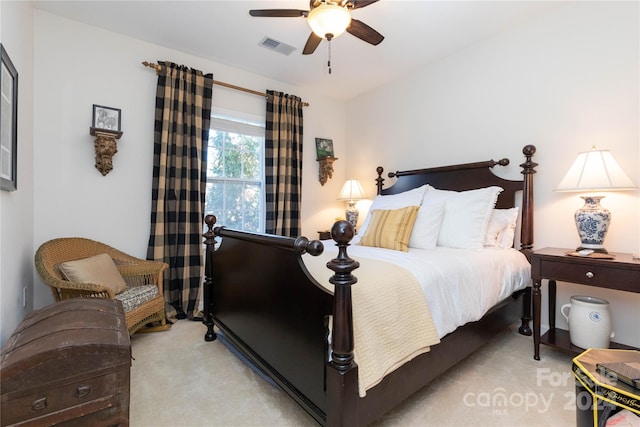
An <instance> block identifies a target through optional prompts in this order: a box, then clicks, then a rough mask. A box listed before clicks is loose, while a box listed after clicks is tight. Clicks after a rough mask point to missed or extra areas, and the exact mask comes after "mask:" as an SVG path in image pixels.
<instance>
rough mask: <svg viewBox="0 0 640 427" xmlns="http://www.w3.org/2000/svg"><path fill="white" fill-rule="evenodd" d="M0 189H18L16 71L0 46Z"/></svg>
mask: <svg viewBox="0 0 640 427" xmlns="http://www.w3.org/2000/svg"><path fill="white" fill-rule="evenodd" d="M0 50H1V51H2V52H1V55H2V65H1V68H2V69H1V70H0V92H1V93H0V95H1V96H0V98H1V99H0V189H2V190H5V191H14V190H17V189H18V183H17V177H18V173H17V164H18V71H17V70H16V67H14V65H13V62H11V59H10V58H9V54H8V53H7V51H6V50H5V49H4V46H3V45H2V44H0Z"/></svg>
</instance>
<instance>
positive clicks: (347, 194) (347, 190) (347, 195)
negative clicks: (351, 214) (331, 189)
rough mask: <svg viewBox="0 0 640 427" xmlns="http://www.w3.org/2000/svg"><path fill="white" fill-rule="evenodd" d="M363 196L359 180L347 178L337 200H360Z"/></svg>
mask: <svg viewBox="0 0 640 427" xmlns="http://www.w3.org/2000/svg"><path fill="white" fill-rule="evenodd" d="M365 197H366V196H365V194H364V190H363V189H362V185H360V181H358V180H357V179H348V180H347V182H345V183H344V185H343V186H342V190H341V191H340V195H339V196H338V200H360V199H364V198H365Z"/></svg>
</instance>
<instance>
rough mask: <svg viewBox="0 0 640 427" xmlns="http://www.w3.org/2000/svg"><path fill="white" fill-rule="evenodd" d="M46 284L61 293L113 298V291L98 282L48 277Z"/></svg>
mask: <svg viewBox="0 0 640 427" xmlns="http://www.w3.org/2000/svg"><path fill="white" fill-rule="evenodd" d="M47 285H49V286H51V287H53V288H57V289H59V290H60V293H61V294H63V295H64V294H65V293H70V294H74V295H76V294H82V295H83V296H91V297H95V296H97V297H102V298H111V299H113V298H115V296H116V295H115V293H113V292H112V291H110V290H109V289H107V288H106V287H105V286H103V285H101V284H99V283H88V282H70V281H68V280H60V279H58V278H55V277H49V280H48V282H47Z"/></svg>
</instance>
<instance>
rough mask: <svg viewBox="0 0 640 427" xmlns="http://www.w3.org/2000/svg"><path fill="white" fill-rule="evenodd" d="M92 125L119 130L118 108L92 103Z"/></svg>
mask: <svg viewBox="0 0 640 427" xmlns="http://www.w3.org/2000/svg"><path fill="white" fill-rule="evenodd" d="M92 127H94V128H96V129H106V130H112V131H114V132H120V109H119V108H111V107H105V106H104V105H96V104H93V121H92Z"/></svg>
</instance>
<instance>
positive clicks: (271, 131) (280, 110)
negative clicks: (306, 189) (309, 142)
mask: <svg viewBox="0 0 640 427" xmlns="http://www.w3.org/2000/svg"><path fill="white" fill-rule="evenodd" d="M265 127H266V132H265V193H266V203H267V206H266V226H265V231H266V232H267V233H269V234H278V235H281V236H288V237H298V236H299V235H300V233H301V227H300V208H301V196H302V100H301V99H300V98H299V97H297V96H293V95H286V94H284V93H281V92H274V91H271V90H268V91H267V120H266V126H265Z"/></svg>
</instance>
